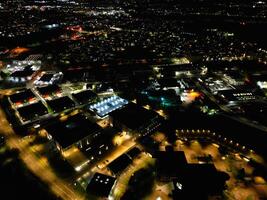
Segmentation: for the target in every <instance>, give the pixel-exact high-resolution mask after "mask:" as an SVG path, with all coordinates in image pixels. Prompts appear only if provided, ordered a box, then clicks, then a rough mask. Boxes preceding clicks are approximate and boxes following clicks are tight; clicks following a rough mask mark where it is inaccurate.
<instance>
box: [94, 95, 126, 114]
mask: <svg viewBox="0 0 267 200" xmlns="http://www.w3.org/2000/svg"><path fill="white" fill-rule="evenodd" d="M126 104H128V101H127V100H125V99H122V98H120V97H118V96H112V97H109V98H107V99H104V100H102V101H100V102H98V103H95V104H93V105H90V106H89V108H90V110H92V111H94V112H96V114H97V115H98V116H100V117H104V116H106V115H107V114H109V113H111V112H112V111H114V110H117V109H119V108H121V107H123V106H125V105H126Z"/></svg>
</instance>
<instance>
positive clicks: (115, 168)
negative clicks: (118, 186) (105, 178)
mask: <svg viewBox="0 0 267 200" xmlns="http://www.w3.org/2000/svg"><path fill="white" fill-rule="evenodd" d="M131 162H132V160H131V159H130V158H129V156H127V155H126V154H122V155H121V156H120V157H118V158H117V159H116V160H114V161H113V162H111V163H110V164H109V165H108V168H109V169H110V170H111V171H112V172H113V173H114V174H118V173H120V172H122V171H123V170H125V169H126V168H127V167H128V165H130V164H131Z"/></svg>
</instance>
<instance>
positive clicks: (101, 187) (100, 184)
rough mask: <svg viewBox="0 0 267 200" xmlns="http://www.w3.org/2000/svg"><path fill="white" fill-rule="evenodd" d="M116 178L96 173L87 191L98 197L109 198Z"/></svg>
mask: <svg viewBox="0 0 267 200" xmlns="http://www.w3.org/2000/svg"><path fill="white" fill-rule="evenodd" d="M115 181H116V178H114V177H112V176H107V175H104V174H100V173H95V175H94V176H93V178H92V179H91V181H90V182H89V184H88V186H87V188H86V191H87V192H89V193H91V194H94V195H96V196H101V197H108V196H109V194H110V191H111V189H112V187H113V185H114V184H115Z"/></svg>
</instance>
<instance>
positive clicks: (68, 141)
mask: <svg viewBox="0 0 267 200" xmlns="http://www.w3.org/2000/svg"><path fill="white" fill-rule="evenodd" d="M45 129H46V130H47V132H48V133H49V134H50V135H51V136H52V137H53V138H54V140H56V141H57V142H58V143H59V144H60V145H61V146H62V148H66V147H69V146H70V145H72V144H74V143H76V142H78V141H80V140H81V139H83V138H85V137H87V136H89V135H91V134H94V133H95V132H97V131H101V130H102V129H101V128H100V127H99V126H98V125H97V124H96V123H93V122H91V121H90V120H89V119H88V118H87V117H86V116H84V115H83V114H80V113H79V114H76V115H74V116H70V117H69V118H68V119H67V120H66V121H63V122H61V121H56V122H54V123H52V124H49V125H47V126H46V127H45Z"/></svg>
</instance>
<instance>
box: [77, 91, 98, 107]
mask: <svg viewBox="0 0 267 200" xmlns="http://www.w3.org/2000/svg"><path fill="white" fill-rule="evenodd" d="M72 96H73V97H74V98H75V99H77V101H78V102H79V104H86V103H89V102H90V101H91V100H92V99H94V98H96V97H97V94H96V93H94V92H93V91H91V90H85V91H82V92H79V93H75V94H72Z"/></svg>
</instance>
